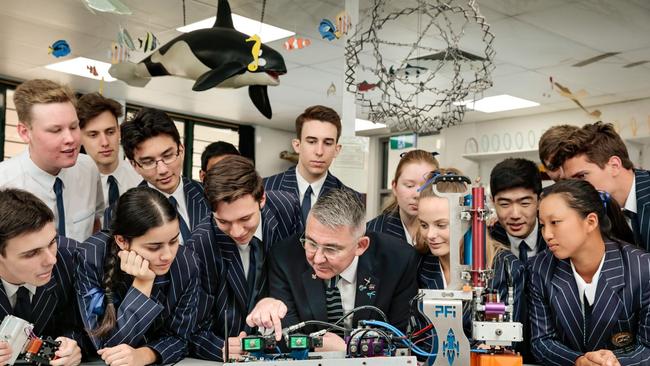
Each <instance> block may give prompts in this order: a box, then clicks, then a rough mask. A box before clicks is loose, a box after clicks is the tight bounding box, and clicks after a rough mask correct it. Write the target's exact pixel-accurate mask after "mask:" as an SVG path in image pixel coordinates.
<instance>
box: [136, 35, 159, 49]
mask: <svg viewBox="0 0 650 366" xmlns="http://www.w3.org/2000/svg"><path fill="white" fill-rule="evenodd" d="M138 42H140V47H139V48H140V50H141V51H142V52H151V51H153V50H155V49H156V48H157V47H158V38H156V36H154V35H153V33H151V32H147V34H145V36H144V37H143V38H138Z"/></svg>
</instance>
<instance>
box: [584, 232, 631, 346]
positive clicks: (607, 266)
mask: <svg viewBox="0 0 650 366" xmlns="http://www.w3.org/2000/svg"><path fill="white" fill-rule="evenodd" d="M605 248H606V252H605V262H604V263H603V268H602V269H601V271H600V277H599V279H598V285H597V287H596V298H595V301H594V304H593V306H592V311H591V322H590V325H591V327H590V328H591V331H590V332H588V338H587V340H588V343H587V345H588V347H589V349H600V348H602V346H600V345H602V344H603V343H602V342H603V337H609V333H610V332H608V331H607V330H608V329H609V330H611V329H615V328H616V327H614V326H613V324H615V323H616V322H617V321H618V319H619V318H620V316H619V314H620V312H621V311H623V310H624V304H623V302H622V300H621V296H620V294H619V292H620V291H621V290H622V289H623V288H624V287H625V276H624V273H623V259H622V258H621V251H620V249H619V247H618V244H616V243H614V242H607V243H606V246H605ZM605 341H606V343H607V341H608V340H607V339H605ZM597 347H598V348H597Z"/></svg>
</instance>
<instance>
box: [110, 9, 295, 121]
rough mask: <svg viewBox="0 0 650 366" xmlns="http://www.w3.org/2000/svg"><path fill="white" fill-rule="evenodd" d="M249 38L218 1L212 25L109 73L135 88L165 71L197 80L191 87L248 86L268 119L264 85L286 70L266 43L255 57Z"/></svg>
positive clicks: (117, 67)
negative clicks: (236, 28) (254, 64)
mask: <svg viewBox="0 0 650 366" xmlns="http://www.w3.org/2000/svg"><path fill="white" fill-rule="evenodd" d="M247 39H249V37H248V36H247V35H245V34H244V33H241V32H239V31H237V30H235V28H234V27H233V24H232V16H231V13H230V5H229V4H228V1H227V0H219V3H218V7H217V20H216V22H215V23H214V26H212V28H207V29H199V30H195V31H192V32H189V33H185V34H182V35H180V36H178V37H176V38H174V39H173V40H171V41H169V42H168V43H167V44H165V45H164V46H162V47H160V48H158V50H157V51H155V52H154V53H152V54H151V55H149V56H148V57H147V58H145V59H144V60H142V61H140V62H139V63H137V64H135V63H133V62H121V63H119V64H116V65H113V66H111V68H110V69H109V71H108V72H109V73H110V74H111V76H113V77H114V78H116V79H119V80H122V81H124V82H126V83H127V84H129V85H131V86H137V87H144V86H145V85H147V83H148V82H149V81H150V80H151V77H155V76H166V75H174V76H180V77H183V78H187V79H192V80H196V82H195V83H194V86H193V87H192V90H194V91H203V90H207V89H210V88H215V87H216V88H240V87H242V86H248V95H249V96H250V98H251V100H252V101H253V104H255V106H256V107H257V109H258V110H259V111H260V112H261V113H262V114H263V115H264V116H265V117H266V118H269V119H270V118H271V116H272V111H271V104H270V102H269V96H268V92H267V86H268V85H272V86H275V85H279V84H280V78H279V76H280V75H282V74H285V73H286V72H287V67H286V66H285V64H284V59H283V58H282V55H280V53H278V52H277V51H275V50H274V49H272V48H271V47H268V46H266V45H264V44H262V45H261V48H260V52H259V54H258V57H257V58H255V60H254V57H253V55H252V49H253V43H252V42H247V41H246V40H247ZM253 61H256V64H257V68H256V69H255V71H254V72H251V71H250V70H249V69H248V65H249V64H251V62H253Z"/></svg>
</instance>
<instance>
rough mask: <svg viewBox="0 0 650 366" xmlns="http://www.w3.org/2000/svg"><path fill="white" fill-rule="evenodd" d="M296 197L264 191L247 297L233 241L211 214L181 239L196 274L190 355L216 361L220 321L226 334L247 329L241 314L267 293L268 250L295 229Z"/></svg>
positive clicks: (219, 358)
mask: <svg viewBox="0 0 650 366" xmlns="http://www.w3.org/2000/svg"><path fill="white" fill-rule="evenodd" d="M296 201H297V199H296V198H295V197H294V196H293V195H292V194H289V193H287V192H282V191H268V192H266V204H265V205H264V207H263V208H262V215H261V225H262V239H263V245H264V252H263V256H262V258H261V261H259V259H260V258H257V259H256V260H257V263H256V265H257V268H258V269H259V271H258V275H257V276H256V277H255V287H254V290H253V293H252V296H250V298H249V294H248V292H247V287H248V285H247V281H246V276H245V274H244V267H243V265H242V261H241V256H240V255H239V250H238V249H237V244H236V243H235V242H234V241H233V240H232V239H231V238H230V237H229V236H228V235H226V234H225V233H223V232H222V231H221V230H219V228H218V227H217V225H216V224H215V221H214V220H213V219H212V217H209V218H208V219H206V220H204V221H203V222H202V223H201V224H200V225H198V226H197V228H196V229H195V230H194V233H193V235H192V240H190V241H189V242H188V243H187V244H186V245H187V246H188V247H189V248H191V249H193V250H194V251H195V252H196V254H197V255H198V257H199V260H200V263H201V274H202V276H201V291H200V301H199V311H198V312H199V318H200V320H199V324H198V330H197V332H196V333H195V334H194V335H193V336H192V340H191V342H190V343H191V345H190V346H191V352H192V356H194V357H199V358H203V359H208V360H217V361H222V360H223V356H222V354H221V350H222V348H223V345H224V339H223V337H224V325H225V324H226V323H227V324H228V329H229V332H228V333H229V334H230V336H232V337H235V336H237V335H238V334H239V332H241V331H246V332H247V333H249V332H250V329H249V327H248V326H247V325H246V316H247V315H248V313H249V312H250V311H251V310H252V309H253V307H254V306H255V304H256V303H257V301H258V300H259V299H261V298H263V297H266V296H268V282H267V270H266V267H267V264H266V263H267V258H268V253H269V251H270V250H271V247H272V246H273V244H274V243H276V242H279V241H281V240H284V239H285V238H287V237H289V236H291V235H294V234H295V233H297V232H298V230H297V227H299V226H300V222H299V220H300V210H299V209H298V205H297V203H296ZM226 310H228V316H227V317H226V314H225V311H226Z"/></svg>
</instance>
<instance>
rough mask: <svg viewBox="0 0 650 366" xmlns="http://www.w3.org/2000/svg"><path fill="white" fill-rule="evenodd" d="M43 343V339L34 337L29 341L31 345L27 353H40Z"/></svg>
mask: <svg viewBox="0 0 650 366" xmlns="http://www.w3.org/2000/svg"><path fill="white" fill-rule="evenodd" d="M42 345H43V341H42V340H41V339H40V338H32V340H31V341H30V342H29V346H28V347H27V353H31V354H34V355H36V354H38V351H39V350H40V349H41V346H42Z"/></svg>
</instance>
